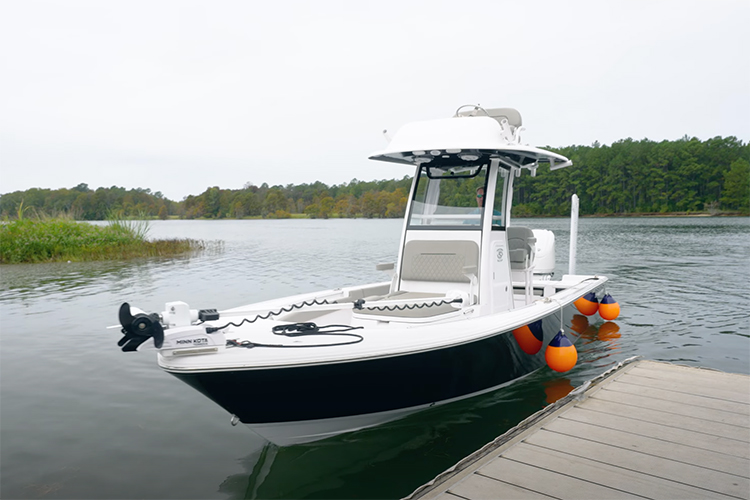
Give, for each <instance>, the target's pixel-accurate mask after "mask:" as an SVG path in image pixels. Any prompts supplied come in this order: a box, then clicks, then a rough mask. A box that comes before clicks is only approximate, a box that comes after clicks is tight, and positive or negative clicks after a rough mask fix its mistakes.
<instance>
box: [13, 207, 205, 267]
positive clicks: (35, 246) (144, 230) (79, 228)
mask: <svg viewBox="0 0 750 500" xmlns="http://www.w3.org/2000/svg"><path fill="white" fill-rule="evenodd" d="M147 234H148V223H144V222H139V221H123V220H111V221H110V222H109V224H108V225H107V226H95V225H93V224H88V223H85V222H76V221H74V220H71V219H70V218H67V217H56V218H36V219H28V218H23V217H22V218H19V219H18V220H14V221H8V222H4V223H0V264H18V263H23V262H57V261H72V262H76V261H90V260H122V259H131V258H136V257H162V256H175V255H179V254H183V253H186V252H190V251H195V250H203V249H204V248H205V244H204V242H202V241H197V240H190V239H174V240H155V241H149V240H147V239H146V236H147Z"/></svg>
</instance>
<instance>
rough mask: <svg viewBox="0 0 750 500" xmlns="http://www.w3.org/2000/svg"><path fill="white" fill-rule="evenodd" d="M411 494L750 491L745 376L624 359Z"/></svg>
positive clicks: (749, 380)
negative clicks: (585, 385)
mask: <svg viewBox="0 0 750 500" xmlns="http://www.w3.org/2000/svg"><path fill="white" fill-rule="evenodd" d="M408 498H410V499H411V498H420V499H440V500H456V499H468V500H473V499H480V498H481V499H484V498H558V499H567V498H570V499H582V498H591V499H603V498H654V499H661V498H675V499H676V498H680V499H688V498H691V499H703V498H722V499H733V498H745V499H747V498H750V377H748V376H746V375H737V374H729V373H723V372H717V371H711V370H705V369H700V368H691V367H685V366H678V365H672V364H667V363H657V362H652V361H637V362H634V363H630V364H626V365H625V366H624V367H622V368H619V369H618V370H615V371H613V372H612V373H610V374H608V375H607V376H606V377H602V378H601V379H598V380H595V381H593V383H592V385H591V386H590V387H589V388H588V389H586V390H585V391H581V392H580V393H579V394H577V395H569V396H568V397H566V398H564V399H563V400H560V401H559V402H558V404H556V405H552V406H551V407H548V408H547V409H545V410H542V411H541V412H539V413H537V414H535V415H533V416H532V417H529V419H527V420H526V421H524V422H522V423H521V424H519V426H517V427H515V428H514V429H512V430H511V431H509V432H508V433H506V434H504V435H503V436H501V437H499V438H498V439H497V440H495V441H494V442H493V443H490V444H488V445H487V446H485V447H484V448H483V449H482V450H479V451H478V452H476V453H474V454H473V455H472V456H470V457H467V458H466V459H464V460H462V461H461V462H459V463H458V464H457V465H456V466H455V467H453V468H452V469H450V470H448V471H446V472H445V473H443V474H441V475H440V476H438V477H437V478H436V479H435V480H434V481H433V482H431V483H429V484H427V485H425V486H422V487H421V488H419V489H418V490H417V491H415V492H414V493H413V494H412V495H411V496H410V497H408Z"/></svg>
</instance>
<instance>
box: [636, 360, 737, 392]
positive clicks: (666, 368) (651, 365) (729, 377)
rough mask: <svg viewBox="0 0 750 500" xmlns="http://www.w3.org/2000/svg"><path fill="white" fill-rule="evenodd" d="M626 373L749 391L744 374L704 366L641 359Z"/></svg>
mask: <svg viewBox="0 0 750 500" xmlns="http://www.w3.org/2000/svg"><path fill="white" fill-rule="evenodd" d="M628 373H631V374H633V375H638V376H640V377H650V378H656V379H660V380H679V381H685V382H689V383H691V384H695V385H696V386H709V387H713V386H715V385H716V384H717V383H720V384H723V385H724V388H725V389H727V390H735V391H737V392H750V380H749V379H748V377H747V376H746V375H739V374H737V373H726V372H720V371H716V370H709V369H705V368H694V367H689V366H680V365H673V364H669V363H658V362H655V361H641V362H639V363H638V366H636V367H634V368H633V369H632V370H630V371H629V372H628Z"/></svg>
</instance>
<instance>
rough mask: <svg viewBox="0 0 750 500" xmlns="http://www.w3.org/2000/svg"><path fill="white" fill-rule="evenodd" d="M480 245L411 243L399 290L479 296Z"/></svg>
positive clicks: (437, 242) (465, 242)
mask: <svg viewBox="0 0 750 500" xmlns="http://www.w3.org/2000/svg"><path fill="white" fill-rule="evenodd" d="M478 266H479V245H477V244H476V243H475V242H474V241H468V240H458V241H456V240H447V241H446V240H411V241H408V242H407V243H406V245H405V246H404V251H403V257H402V262H401V276H400V283H399V290H404V291H410V292H428V293H435V295H444V294H445V293H446V292H448V291H450V290H461V291H464V292H467V293H468V294H469V296H470V297H472V300H473V297H474V296H475V295H476V294H477V292H478V288H477V285H478V284H477V278H476V271H474V272H473V273H471V272H467V269H470V270H471V269H473V270H476V269H477V268H478Z"/></svg>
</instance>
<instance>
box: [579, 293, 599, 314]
mask: <svg viewBox="0 0 750 500" xmlns="http://www.w3.org/2000/svg"><path fill="white" fill-rule="evenodd" d="M573 305H574V306H576V309H578V311H579V312H580V313H581V314H585V315H586V316H592V315H594V314H596V311H598V310H599V301H598V300H596V294H595V293H594V292H589V293H587V294H586V295H584V296H583V297H581V298H580V299H578V300H576V301H575V302H573Z"/></svg>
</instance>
